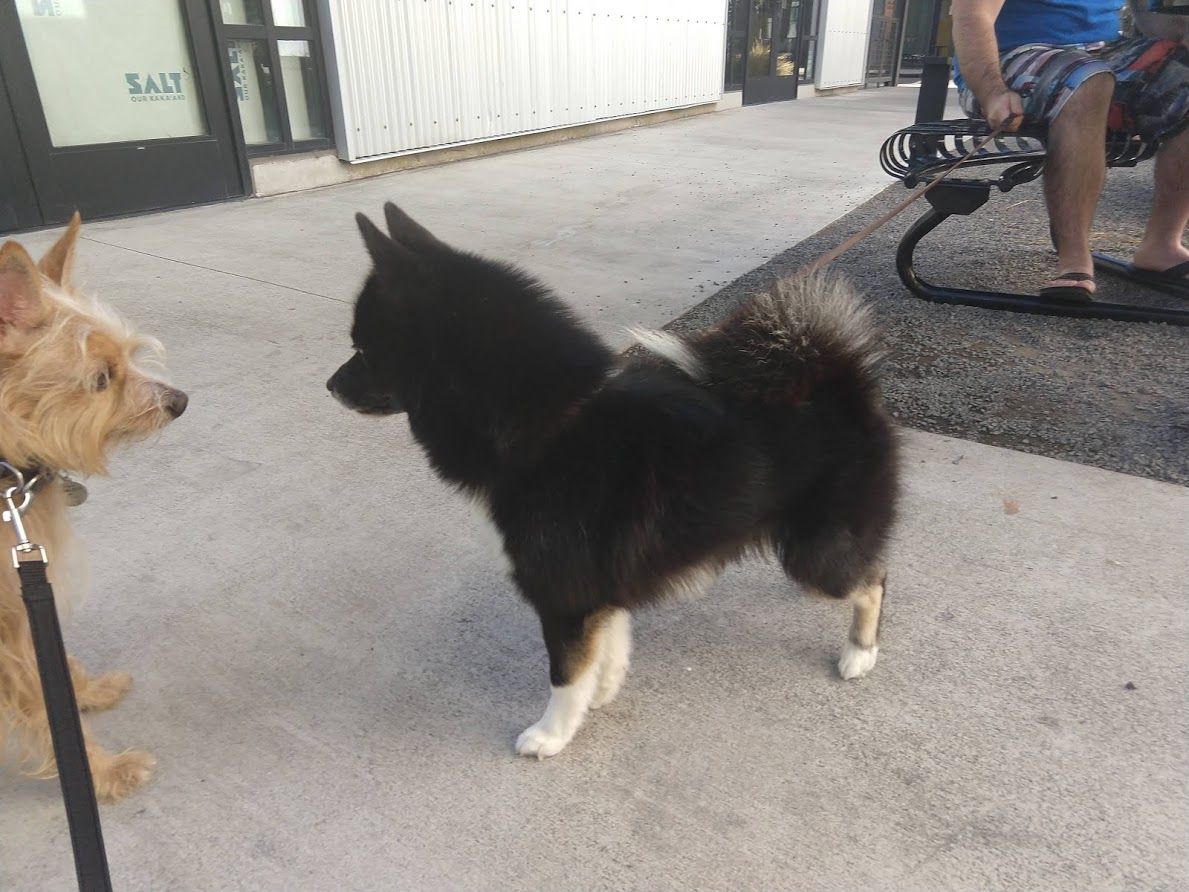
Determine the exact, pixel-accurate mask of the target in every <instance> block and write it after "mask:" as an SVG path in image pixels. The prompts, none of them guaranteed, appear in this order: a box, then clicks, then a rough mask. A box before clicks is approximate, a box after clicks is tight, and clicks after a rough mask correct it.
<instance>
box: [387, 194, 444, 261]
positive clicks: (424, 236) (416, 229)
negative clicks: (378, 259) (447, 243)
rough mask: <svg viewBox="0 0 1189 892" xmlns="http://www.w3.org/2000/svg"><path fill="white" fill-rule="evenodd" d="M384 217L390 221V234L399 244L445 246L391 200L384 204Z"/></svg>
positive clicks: (414, 247)
mask: <svg viewBox="0 0 1189 892" xmlns="http://www.w3.org/2000/svg"><path fill="white" fill-rule="evenodd" d="M384 219H385V220H386V221H387V222H388V234H389V235H390V236H392V240H393V241H394V242H396V243H397V244H399V245H404V246H406V247H408V248H413V249H414V250H416V249H417V248H441V247H444V246H443V245H442V243H441V242H440V241H439V240H438V239H437V237H436V236H435V235H434V234H433V233H432V232H430V231H429V230H428V229H426V228H425V227H424V226H422V225H421V224H420V223H418V222H417V221H416V220H414V219H413V218H412V217H410V216H409V215H408V214H406V213H405V212H404V211H402V210H401V209H400V208H398V207H397V206H396V205H395V204H393V203H392V202H391V201H389V202H386V203H385V204H384Z"/></svg>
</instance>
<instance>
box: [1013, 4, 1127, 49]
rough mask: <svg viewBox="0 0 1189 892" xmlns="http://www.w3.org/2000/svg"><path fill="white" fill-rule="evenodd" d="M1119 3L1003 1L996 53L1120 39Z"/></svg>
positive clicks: (1120, 5) (1120, 7) (1121, 5)
mask: <svg viewBox="0 0 1189 892" xmlns="http://www.w3.org/2000/svg"><path fill="white" fill-rule="evenodd" d="M1122 8H1123V4H1121V3H1120V2H1119V0H1083V2H1078V0H1006V2H1005V3H1004V4H1003V9H1002V10H1001V11H1000V13H999V18H997V19H996V20H995V36H996V37H997V38H999V52H1001V53H1006V52H1007V51H1008V50H1014V49H1015V48H1016V47H1018V46H1023V45H1024V44H1027V43H1042V44H1047V45H1050V46H1062V45H1064V44H1069V43H1098V42H1100V41H1102V42H1106V41H1111V40H1115V39H1117V38H1118V36H1119V11H1120V10H1121V9H1122Z"/></svg>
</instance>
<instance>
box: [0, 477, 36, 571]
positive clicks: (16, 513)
mask: <svg viewBox="0 0 1189 892" xmlns="http://www.w3.org/2000/svg"><path fill="white" fill-rule="evenodd" d="M0 472H3V473H4V475H5V476H7V477H11V478H12V479H13V481H15V482H14V483H13V484H12V486H9V487H8V488H7V489H5V490H3V491H0V502H3V503H4V505H5V509H4V511H3V512H2V513H0V521H4V522H5V523H10V524H12V530H13V532H14V533H16V539H17V544H16V545H14V546H13V548H12V567H13V569H14V570H19V569H20V567H21V562H22V560H32V559H33V557H30V556H31V555H32V556H34V557H35V556H40V557H41V562H42V563H43V564H45V563H48V561H47V560H46V555H45V549H44V548H43V547H42V546H40V545H35V544H34V543H32V542H30V541H29V534H28V533H26V532H25V524H24V522H23V521H22V520H21V514H23V513H24V511H25V510H26V509H27V508H28V507H29V503H30V502H32V501H33V485H34V484H35V483H37V479H38V477H39V476H40V475H37V476H34V477H33V478H32V479H31V480H26V479H25V475H24V474H22V473H21V471H20V469H19V468H14V467H13V466H12V465H10V464H9V463H8V462H6V461H0ZM18 498H19V500H20V504H19V505H18V504H17V500H18Z"/></svg>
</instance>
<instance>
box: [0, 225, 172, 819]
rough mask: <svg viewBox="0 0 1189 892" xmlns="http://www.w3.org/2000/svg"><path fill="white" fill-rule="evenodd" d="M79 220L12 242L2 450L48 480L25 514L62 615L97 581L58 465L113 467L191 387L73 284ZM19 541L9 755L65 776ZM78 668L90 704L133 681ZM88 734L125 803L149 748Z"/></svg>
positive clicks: (5, 711)
mask: <svg viewBox="0 0 1189 892" xmlns="http://www.w3.org/2000/svg"><path fill="white" fill-rule="evenodd" d="M78 230H79V215H78V214H77V213H76V214H75V215H74V217H73V219H71V221H70V225H69V226H68V227H67V229H66V232H65V233H63V235H62V237H61V238H60V239H58V241H57V243H56V244H55V245H54V246H53V247H52V248H50V250H49V251H48V252H47V253H46V255H45V256H44V257H43V258H42V259H41V262H40V263H34V262H33V260H32V259H31V258H30V257H29V254H28V253H27V252H26V251H25V249H24V248H22V247H21V246H20V245H19V244H17V243H16V242H13V241H8V242H5V243H4V245H3V247H0V460H3V461H5V462H7V463H8V464H10V465H12V466H13V467H16V468H19V469H21V470H22V472H23V473H25V475H26V477H30V476H32V475H34V474H40V475H41V480H43V481H45V482H44V483H43V484H40V485H39V488H38V489H37V490H36V492H35V494H34V497H33V501H32V503H31V505H30V506H29V509H28V511H27V513H26V514H25V516H24V520H25V527H26V529H27V530H28V533H29V538H30V539H31V540H32V541H34V542H36V543H38V544H40V545H43V546H45V549H46V552H47V554H48V557H49V567H48V573H49V578H50V582H51V583H52V584H53V586H54V592H55V595H56V598H57V603H58V610H59V613H60V614H66V613H68V612H69V611H70V609H71V608H72V607H74V606H77V605H78V603H79V602H80V600H81V599H82V597H83V596H84V594H85V592H86V588H87V584H88V583H87V564H86V555H85V554H84V552H83V548H82V546H81V544H80V543H79V542H78V541H77V540H76V539H75V538H74V537H73V535H72V534H71V528H70V521H69V519H68V517H67V513H66V509H67V491H66V486H65V481H64V480H63V478H62V477H61V476H60V474H59V473H58V472H65V471H75V472H78V473H81V474H103V473H105V471H106V463H107V461H106V460H107V456H108V454H109V453H110V452H111V450H112V449H113V448H115V447H116V446H118V445H119V444H121V443H125V442H129V441H134V440H139V439H143V438H144V437H146V436H148V435H149V434H151V433H153V432H154V431H157V430H160V429H161V428H162V427H164V426H165V425H166V424H168V423H169V422H170V421H172V420H173V419H175V418H177V417H178V416H179V415H181V414H182V412H183V411H184V410H185V408H186V402H187V400H186V395H185V394H184V393H182V392H181V391H180V390H175V389H173V388H172V387H170V386H169V385H167V384H166V383H165V382H164V381H162V380H160V379H159V378H158V377H155V376H153V375H151V374H149V373H148V372H147V371H145V370H143V369H142V368H141V367H140V366H139V365H138V364H137V363H138V361H141V360H142V359H143V356H142V354H149V356H150V358H151V357H152V356H154V355H159V354H160V346H159V345H158V344H157V342H156V341H153V340H151V339H148V338H143V337H140V336H138V335H137V334H136V333H135V332H134V331H133V330H132V329H131V328H130V327H129V326H128V325H127V324H126V323H124V322H123V321H122V320H121V319H120V318H119V317H118V316H116V315H115V314H114V313H113V312H112V311H111V310H109V309H107V308H106V307H104V306H103V305H101V304H99V303H98V302H97V301H95V300H93V299H92V298H90V297H88V296H86V295H83V294H80V293H79V292H77V291H75V290H74V288H73V287H72V283H71V269H72V267H73V265H74V251H75V245H76V243H77V240H78ZM3 478H4V471H3V469H0V486H11V485H12V483H13V481H11V480H7V479H3ZM15 542H16V539H15V536H14V533H13V530H12V528H11V526H10V525H8V524H2V525H0V756H3V753H4V749H5V746H4V744H5V739H6V736H7V734H8V733H13V734H14V736H16V737H17V738H18V739H19V742H20V744H21V748H20V752H21V756H22V758H23V761H24V763H25V764H26V766H27V767H28V768H29V772H28V773H29V774H31V775H33V776H35V777H53V776H54V775H55V765H54V753H53V747H52V745H51V741H50V733H49V727H48V725H47V722H46V713H45V706H44V704H43V702H42V697H41V682H40V678H39V676H38V672H37V660H36V658H35V656H34V652H33V642H32V639H31V638H30V635H29V624H28V619H27V617H26V614H25V609H24V605H23V603H22V602H21V590H20V581H19V578H18V577H17V573H16V571H15V570H14V569H13V568H12V564H11V562H10V561H9V560H8V557H7V555H8V551H9V548H10V547H11V546H12V545H14V544H15ZM70 672H71V676H72V679H73V681H74V687H75V691H76V693H77V696H78V705H79V708H80V709H82V710H84V711H86V710H102V709H108V708H110V707H112V706H115V705H116V704H117V703H118V702H119V701H120V700H121V698H123V696H124V695H125V694H126V693H127V692H128V690H129V688H130V687H131V686H132V678H131V676H129V675H128V674H127V673H124V672H109V673H107V674H105V675H100V676H97V677H91V676H88V675H87V673H86V671H85V670H84V669H83V667H82V665H81V664H80V663H79V662H78V661H77V660H74V659H73V658H71V660H70ZM86 742H87V754H88V756H89V757H90V761H91V771H92V773H93V775H94V778H95V791H96V793H97V795H98V797H99V799H100V800H101V801H104V802H114V801H116V800H117V799H119V798H120V797H122V796H124V795H125V794H127V793H129V792H131V791H132V790H134V789H136V788H137V787H139V786H140V785H141V784H143V783H144V782H145V781H146V780H148V778H149V776H150V775H151V774H152V770H153V765H154V762H153V758H152V757H151V756H150V755H149V754H148V753H144V752H139V751H135V750H130V751H128V752H124V753H120V754H118V755H114V754H112V753H109V752H107V751H106V750H104V749H103V748H102V747H101V746H99V745H98V744H97V743H95V742H94V741H93V740H92V739H91V736H90V734H89V733H88V734H86Z"/></svg>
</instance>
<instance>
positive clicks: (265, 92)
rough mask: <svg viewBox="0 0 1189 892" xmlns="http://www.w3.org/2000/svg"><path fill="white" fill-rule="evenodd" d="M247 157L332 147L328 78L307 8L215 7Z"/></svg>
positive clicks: (248, 2) (270, 3)
mask: <svg viewBox="0 0 1189 892" xmlns="http://www.w3.org/2000/svg"><path fill="white" fill-rule="evenodd" d="M218 5H219V12H220V16H221V21H222V27H221V36H222V40H223V44H224V46H225V49H226V52H227V64H228V66H229V67H230V70H231V88H232V91H233V95H234V98H235V105H236V109H237V110H238V112H239V122H240V129H241V131H242V133H243V139H244V144H245V145H246V146H247V148H248V154H249V155H266V154H275V153H280V152H293V151H308V150H310V149H317V148H322V147H324V146H328V145H329V144H330V123H329V120H330V119H329V115H328V112H327V107H326V90H325V88H324V86H323V85H324V84H325V77H324V75H323V71H322V62H321V59H320V57H319V53H318V42H317V31H316V29H315V28H314V27H313V9H312V8H311V5H310V3H309V2H308V0H218Z"/></svg>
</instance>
